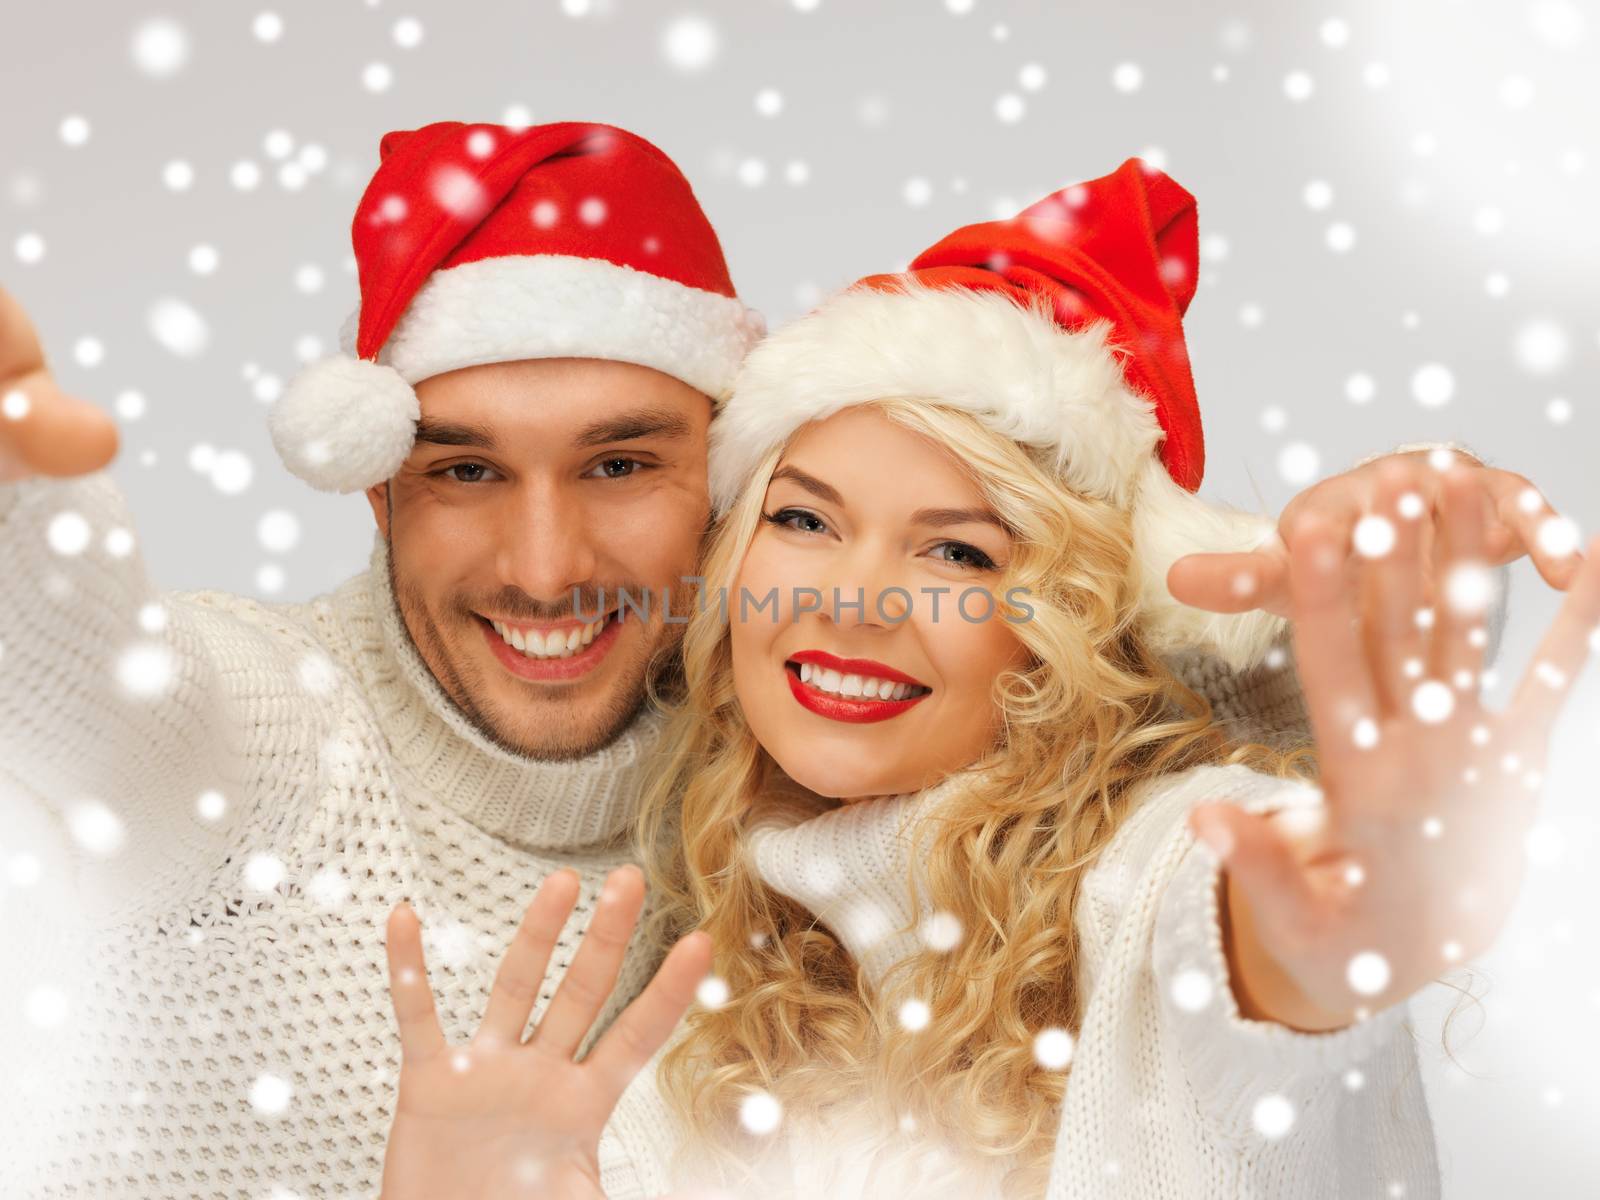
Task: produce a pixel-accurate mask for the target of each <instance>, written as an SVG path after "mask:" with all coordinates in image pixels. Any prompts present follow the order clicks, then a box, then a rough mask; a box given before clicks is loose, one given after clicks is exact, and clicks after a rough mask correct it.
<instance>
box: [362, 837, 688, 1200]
mask: <svg viewBox="0 0 1600 1200" xmlns="http://www.w3.org/2000/svg"><path fill="white" fill-rule="evenodd" d="M577 898H578V875H577V872H575V871H572V870H570V869H564V870H561V871H557V872H556V873H555V874H553V875H551V876H550V877H549V878H547V879H546V880H545V881H544V882H543V883H542V884H541V885H540V886H539V890H538V892H537V893H536V894H535V896H534V898H533V902H532V903H531V904H530V905H529V906H528V911H527V914H526V916H525V917H524V918H523V921H522V925H521V926H520V927H519V928H518V929H517V932H516V936H515V937H514V938H513V940H512V943H511V946H510V948H509V949H508V950H507V951H506V956H505V958H504V960H503V961H502V962H501V964H500V970H499V973H498V974H497V975H496V976H495V981H494V988H493V990H492V991H491V993H490V995H489V1003H488V1008H487V1010H486V1012H485V1013H484V1017H483V1022H482V1024H481V1025H480V1026H479V1028H478V1032H477V1034H476V1035H475V1036H474V1037H473V1039H472V1040H471V1041H470V1042H468V1043H467V1044H465V1045H461V1046H451V1045H449V1044H448V1043H447V1042H446V1041H445V1035H444V1032H443V1030H442V1029H441V1027H440V1025H439V1018H438V1015H437V1013H436V1012H435V1009H434V1004H433V992H432V990H431V989H430V987H429V986H428V974H427V967H426V965H425V964H424V962H423V952H422V930H421V926H420V924H419V923H418V920H417V915H416V913H415V912H414V911H412V909H411V907H410V906H409V905H405V904H401V905H398V906H396V908H395V909H394V911H393V912H392V913H390V915H389V925H388V948H389V994H390V996H391V997H392V998H393V1001H394V1011H395V1019H396V1020H397V1022H398V1023H399V1027H400V1049H401V1066H400V1093H399V1097H398V1099H397V1101H396V1106H395V1116H394V1124H393V1126H392V1127H391V1129H390V1131H389V1145H388V1150H387V1152H386V1154H385V1156H384V1163H383V1193H382V1196H381V1198H380V1200H501V1198H504V1200H513V1198H515V1200H523V1198H524V1197H529V1196H542V1197H549V1198H550V1200H605V1197H604V1192H603V1191H602V1190H601V1187H600V1163H599V1144H600V1131H601V1129H602V1127H603V1126H604V1125H605V1123H606V1120H607V1119H608V1118H609V1117H610V1115H611V1110H612V1108H613V1107H615V1105H616V1103H617V1101H618V1099H619V1098H620V1097H621V1095H622V1093H623V1090H624V1089H625V1088H626V1087H627V1086H628V1082H629V1081H630V1080H631V1079H632V1078H633V1077H634V1075H636V1074H637V1073H638V1072H639V1071H640V1070H641V1069H642V1068H644V1067H645V1065H646V1064H647V1063H648V1062H649V1060H650V1058H651V1056H652V1055H653V1054H654V1053H655V1052H656V1050H657V1049H658V1048H659V1047H660V1046H662V1045H664V1044H665V1043H666V1041H667V1039H668V1037H669V1036H670V1035H671V1033H672V1031H673V1029H674V1028H675V1027H676V1026H677V1024H678V1020H679V1018H681V1017H682V1016H683V1014H684V1013H685V1012H686V1011H687V1010H688V1008H689V1005H690V1003H691V1002H692V1001H693V1000H694V997H695V990H696V988H697V987H698V986H699V984H700V982H701V980H702V979H704V977H705V974H706V972H707V970H709V969H710V966H711V939H710V937H709V936H708V935H707V934H706V933H705V932H703V931H695V932H692V933H690V934H688V935H687V936H685V937H684V938H683V939H682V940H680V941H679V942H678V943H677V945H675V946H674V947H673V948H672V950H671V951H670V952H669V953H668V954H667V956H666V959H665V961H663V962H662V964H661V966H660V968H659V969H658V970H657V971H656V974H655V977H654V978H653V979H652V980H651V981H650V983H649V984H648V985H647V986H646V987H645V989H644V991H643V992H641V993H640V994H639V996H638V997H637V998H635V999H634V1001H633V1002H632V1003H631V1004H629V1005H628V1007H627V1008H625V1009H624V1010H623V1011H622V1014H621V1015H620V1016H618V1017H617V1019H616V1020H615V1021H614V1022H613V1023H612V1025H611V1027H610V1028H609V1029H608V1030H606V1032H605V1033H604V1034H603V1035H602V1036H601V1037H600V1039H599V1040H598V1041H597V1042H596V1043H595V1046H594V1048H593V1049H592V1050H590V1052H589V1053H588V1054H587V1055H586V1056H585V1057H584V1058H583V1059H582V1061H579V1060H578V1059H577V1057H576V1056H577V1051H578V1047H579V1045H580V1043H581V1042H582V1040H583V1038H584V1036H585V1035H586V1034H587V1033H588V1031H589V1027H590V1026H591V1025H593V1024H594V1022H595V1019H596V1018H597V1017H598V1016H599V1015H600V1011H601V1008H602V1006H603V1005H604V1002H605V1000H606V998H607V997H608V996H610V994H611V990H612V988H613V987H614V986H615V984H616V982H617V977H618V974H619V972H620V971H621V969H622V962H623V957H624V955H625V954H626V951H627V947H628V940H629V936H630V935H631V933H632V931H633V927H634V925H635V923H636V922H637V921H638V919H639V912H640V909H641V908H642V907H643V904H644V876H643V875H642V874H641V873H640V871H639V869H638V868H637V867H632V866H628V867H619V868H618V869H617V870H615V871H613V872H611V874H610V875H609V876H607V878H606V883H605V887H604V889H603V890H602V891H601V893H600V901H599V904H598V905H597V906H596V908H595V913H594V916H593V917H592V918H591V919H590V922H589V928H588V930H587V932H586V933H585V934H584V937H583V941H582V942H580V943H579V946H578V952H577V954H576V955H575V956H574V957H573V960H572V964H571V966H569V967H568V968H567V971H566V974H565V975H564V976H563V977H562V980H561V983H560V985H559V986H558V987H557V988H556V993H555V995H554V996H553V997H552V998H551V1000H550V1003H549V1005H548V1007H546V1008H545V1010H544V1013H543V1014H542V1015H541V1017H540V1019H539V1021H538V1023H537V1024H536V1025H535V1026H534V1030H533V1033H532V1035H531V1036H530V1037H529V1038H528V1039H527V1040H526V1041H524V1040H523V1030H524V1028H525V1027H526V1025H527V1023H528V1018H529V1017H530V1016H531V1014H532V1012H533V1007H534V1002H535V1000H536V999H537V998H538V995H539V988H540V985H541V983H542V982H543V980H544V976H545V968H546V966H547V965H548V964H549V961H550V955H551V953H552V951H553V950H554V948H555V945H556V941H557V939H558V938H559V937H560V936H561V930H562V928H563V926H564V925H565V923H566V920H567V915H568V914H569V913H570V912H571V911H572V907H573V904H574V903H575V902H576V901H577Z"/></svg>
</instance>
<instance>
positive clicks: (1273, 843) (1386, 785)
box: [1189, 468, 1600, 1029]
mask: <svg viewBox="0 0 1600 1200" xmlns="http://www.w3.org/2000/svg"><path fill="white" fill-rule="evenodd" d="M1429 469H1430V470H1431V468H1429ZM1381 476H1382V478H1381V482H1380V486H1379V489H1378V492H1377V494H1376V495H1375V496H1374V498H1373V503H1372V505H1371V508H1372V511H1373V512H1374V513H1376V514H1378V515H1379V516H1381V517H1383V518H1385V519H1386V520H1388V521H1389V522H1390V523H1391V525H1392V526H1393V529H1394V535H1395V541H1394V545H1393V548H1392V549H1390V550H1389V552H1388V553H1386V554H1383V555H1380V556H1375V557H1370V558H1365V559H1363V560H1361V563H1360V568H1359V571H1358V572H1357V574H1358V580H1357V582H1358V584H1360V585H1361V587H1362V590H1363V591H1364V592H1366V593H1368V597H1369V598H1368V602H1367V603H1366V605H1365V607H1366V608H1367V609H1368V610H1369V611H1370V612H1371V613H1372V614H1373V617H1372V619H1359V620H1358V619H1357V608H1358V595H1357V591H1356V589H1355V588H1352V587H1351V586H1349V584H1348V583H1347V579H1346V572H1345V571H1344V569H1343V567H1344V565H1345V553H1346V551H1345V546H1346V533H1347V531H1346V530H1345V529H1343V528H1342V527H1340V526H1339V525H1338V524H1337V523H1336V522H1333V521H1330V520H1328V519H1327V518H1326V517H1324V516H1316V517H1310V518H1307V519H1306V520H1305V522H1304V526H1303V529H1302V533H1301V536H1300V537H1298V538H1297V539H1296V540H1295V543H1294V545H1293V547H1292V549H1291V552H1290V561H1289V590H1290V593H1291V599H1292V606H1291V613H1290V615H1291V617H1292V618H1293V626H1294V638H1295V654H1296V658H1297V661H1298V664H1299V668H1300V675H1301V682H1302V684H1303V686H1304V689H1305V696H1306V703H1307V708H1308V709H1309V712H1310V715H1311V725H1312V729H1313V731H1314V733H1315V737H1316V745H1317V755H1318V760H1319V764H1320V769H1321V778H1320V781H1319V782H1320V784H1321V792H1322V801H1323V803H1322V804H1321V805H1311V806H1308V807H1306V808H1298V807H1297V808H1286V809H1280V810H1278V811H1277V812H1276V813H1272V814H1253V813H1249V812H1246V811H1245V810H1243V809H1242V808H1240V807H1239V806H1237V805H1230V804H1205V805H1200V806H1197V807H1196V808H1195V809H1194V810H1193V811H1192V812H1191V813H1190V815H1189V823H1190V828H1191V829H1192V830H1193V831H1194V832H1195V833H1196V835H1197V836H1199V837H1201V838H1202V839H1204V840H1205V841H1206V842H1207V843H1208V844H1210V845H1212V847H1213V849H1215V850H1216V851H1217V853H1218V855H1219V857H1220V858H1221V859H1222V861H1223V863H1224V874H1225V878H1226V884H1227V891H1228V902H1227V903H1228V912H1229V914H1230V919H1231V921H1232V924H1233V929H1234V932H1235V934H1236V943H1237V945H1236V948H1235V950H1234V951H1232V952H1230V953H1231V960H1232V961H1231V965H1232V966H1234V967H1235V968H1236V979H1235V985H1236V986H1235V991H1236V995H1237V994H1239V993H1240V992H1242V993H1243V994H1244V995H1245V996H1246V997H1249V998H1253V1003H1254V1006H1255V1007H1256V1008H1257V1009H1259V1010H1260V1013H1261V1014H1262V1015H1266V1016H1268V1017H1270V1018H1272V1019H1276V1020H1279V1021H1281V1022H1283V1023H1284V1024H1288V1025H1291V1026H1294V1027H1298V1028H1306V1029H1326V1028H1334V1027H1337V1026H1338V1025H1341V1024H1347V1023H1349V1021H1350V1020H1351V1019H1353V1017H1355V1016H1356V1015H1358V1010H1359V1009H1360V1008H1362V1007H1366V1008H1368V1009H1369V1010H1376V1009H1377V1008H1380V1007H1385V1006H1387V1005H1389V1004H1391V1003H1394V1002H1397V1001H1399V1000H1402V999H1404V998H1405V997H1406V996H1408V995H1410V994H1411V993H1412V992H1414V991H1416V990H1417V989H1418V988H1420V987H1421V986H1423V985H1424V984H1426V983H1428V982H1429V981H1431V980H1433V979H1434V978H1436V977H1437V976H1438V974H1439V973H1440V972H1441V971H1442V970H1444V969H1445V968H1446V967H1447V966H1448V965H1450V964H1451V963H1453V962H1455V961H1457V960H1465V959H1470V958H1472V957H1473V956H1475V955H1477V954H1479V953H1481V952H1482V951H1484V950H1485V949H1487V948H1488V946H1489V945H1490V944H1491V943H1492V942H1493V941H1494V939H1495V938H1496V936H1498V934H1499V932H1500V930H1501V928H1502V927H1503V926H1504V924H1505V921H1506V919H1507V916H1508V914H1509V911H1510V909H1511V906H1512V903H1513V902H1514V900H1515V899H1516V896H1517V893H1518V891H1519V889H1520V887H1521V882H1522V878H1523V873H1524V869H1525V866H1526V850H1525V836H1526V834H1527V831H1528V830H1529V828H1530V827H1531V826H1532V824H1533V822H1534V819H1535V816H1536V806H1537V800H1538V796H1539V791H1540V786H1541V783H1542V779H1543V770H1544V761H1545V755H1546V749H1547V744H1548V741H1549V737H1550V732H1551V728H1552V726H1553V725H1554V723H1555V720H1556V718H1557V716H1558V715H1559V713H1560V711H1561V708H1562V705H1563V704H1564V703H1565V701H1566V699H1567V696H1568V695H1569V693H1570V690H1571V686H1572V683H1573V681H1574V680H1575V679H1576V677H1577V676H1578V674H1579V672H1580V671H1581V670H1582V669H1583V667H1584V664H1585V661H1586V658H1587V655H1588V653H1589V651H1590V649H1591V648H1596V649H1600V539H1597V540H1596V541H1595V542H1594V543H1593V544H1591V546H1590V554H1589V555H1588V557H1587V558H1586V559H1584V560H1582V562H1581V563H1580V566H1579V568H1578V569H1577V571H1576V572H1575V574H1574V575H1572V576H1571V577H1570V581H1569V582H1570V586H1569V587H1568V589H1567V595H1566V599H1565V600H1564V602H1563V604H1562V606H1561V610H1560V612H1559V613H1558V615H1557V616H1556V619H1555V621H1554V622H1553V624H1552V625H1551V627H1550V629H1549V631H1548V633H1547V634H1546V635H1545V637H1544V639H1543V641H1542V642H1541V644H1540V646H1539V648H1538V650H1537V652H1536V654H1535V656H1534V662H1533V664H1532V665H1531V666H1530V668H1529V669H1528V671H1527V672H1526V674H1525V676H1524V678H1523V679H1522V681H1521V684H1520V686H1519V688H1518V691H1517V693H1516V696H1515V698H1514V699H1513V701H1512V702H1511V704H1510V705H1509V706H1508V707H1507V708H1506V709H1505V711H1503V712H1491V711H1489V710H1488V709H1486V708H1485V707H1484V706H1483V704H1482V700H1481V694H1480V690H1481V687H1482V682H1481V672H1482V670H1483V655H1484V644H1485V641H1486V637H1485V630H1484V628H1483V615H1484V609H1485V607H1486V606H1487V603H1488V597H1489V592H1490V589H1491V582H1490V577H1489V572H1488V566H1487V563H1488V561H1489V560H1490V559H1491V558H1492V555H1491V554H1490V551H1489V548H1488V531H1489V528H1490V521H1491V519H1492V518H1491V517H1490V516H1489V514H1487V513H1486V512H1485V509H1484V505H1483V499H1484V492H1483V486H1482V478H1483V476H1482V475H1481V473H1480V472H1479V471H1477V470H1473V469H1467V468H1457V469H1454V470H1451V471H1449V472H1447V473H1445V474H1444V475H1443V476H1442V477H1441V478H1440V480H1439V485H1438V492H1437V495H1436V504H1437V508H1438V517H1439V524H1438V530H1437V540H1436V542H1435V546H1436V547H1437V549H1438V554H1437V555H1436V560H1437V561H1436V569H1437V570H1438V571H1439V572H1441V573H1442V578H1443V579H1444V581H1445V586H1444V594H1445V602H1444V603H1441V604H1440V605H1439V606H1438V609H1437V615H1436V617H1435V619H1434V620H1433V622H1432V623H1431V625H1430V626H1428V628H1426V629H1424V628H1419V626H1418V624H1417V622H1416V620H1415V619H1414V614H1415V612H1416V610H1417V607H1418V605H1419V596H1420V593H1421V591H1422V587H1423V576H1424V571H1423V566H1422V562H1421V541H1422V529H1423V527H1422V526H1420V525H1419V524H1418V522H1416V521H1409V520H1406V519H1405V518H1404V517H1403V516H1401V515H1400V513H1401V506H1402V504H1403V498H1404V497H1405V496H1406V494H1407V493H1408V491H1409V490H1410V489H1411V488H1412V487H1413V486H1414V484H1415V480H1413V479H1412V478H1410V477H1408V476H1407V475H1406V474H1405V473H1404V472H1399V473H1395V472H1391V471H1387V470H1386V471H1384V472H1382V473H1381ZM1243 1007H1244V1005H1243V1004H1241V1008H1243ZM1247 1015H1249V1014H1247Z"/></svg>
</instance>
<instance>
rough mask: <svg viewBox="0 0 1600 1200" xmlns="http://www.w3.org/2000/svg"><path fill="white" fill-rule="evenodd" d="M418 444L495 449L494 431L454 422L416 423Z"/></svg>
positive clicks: (479, 426)
mask: <svg viewBox="0 0 1600 1200" xmlns="http://www.w3.org/2000/svg"><path fill="white" fill-rule="evenodd" d="M416 441H417V442H418V443H422V442H426V443H428V444H429V445H432V446H477V447H478V448H480V449H483V450H493V449H495V445H496V443H495V440H494V430H492V429H490V428H488V427H487V426H484V425H467V424H462V423H459V422H455V421H429V420H428V419H427V418H423V419H422V420H420V421H418V422H417V436H416Z"/></svg>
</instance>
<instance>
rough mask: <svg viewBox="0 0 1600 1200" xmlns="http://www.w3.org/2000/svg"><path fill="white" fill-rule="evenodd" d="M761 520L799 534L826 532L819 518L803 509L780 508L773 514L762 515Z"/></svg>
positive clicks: (825, 527) (824, 525)
mask: <svg viewBox="0 0 1600 1200" xmlns="http://www.w3.org/2000/svg"><path fill="white" fill-rule="evenodd" d="M762 519H763V520H765V521H769V522H771V523H772V524H773V525H778V526H781V527H783V528H784V529H794V530H797V531H799V532H800V533H826V532H827V530H828V526H827V523H826V522H825V521H823V519H822V518H821V517H819V516H817V514H816V513H814V512H807V511H806V510H805V509H803V508H780V509H779V510H778V511H777V512H775V513H770V514H768V513H763V514H762Z"/></svg>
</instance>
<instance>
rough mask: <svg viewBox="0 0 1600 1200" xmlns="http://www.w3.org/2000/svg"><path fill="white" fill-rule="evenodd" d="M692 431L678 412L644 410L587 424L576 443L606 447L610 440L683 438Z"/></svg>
mask: <svg viewBox="0 0 1600 1200" xmlns="http://www.w3.org/2000/svg"><path fill="white" fill-rule="evenodd" d="M689 433H690V429H689V422H688V421H687V420H685V419H684V418H683V417H682V416H680V415H679V414H678V413H675V412H667V411H664V410H661V409H644V410H642V411H640V412H632V413H624V414H623V415H622V416H620V417H613V418H611V419H610V420H608V421H598V422H596V423H595V424H593V425H590V426H588V427H587V428H585V429H584V430H583V432H581V433H579V434H578V438H577V441H576V443H575V444H576V445H578V446H604V445H605V444H606V443H607V442H631V441H635V440H637V439H639V438H684V437H688V436H689Z"/></svg>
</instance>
